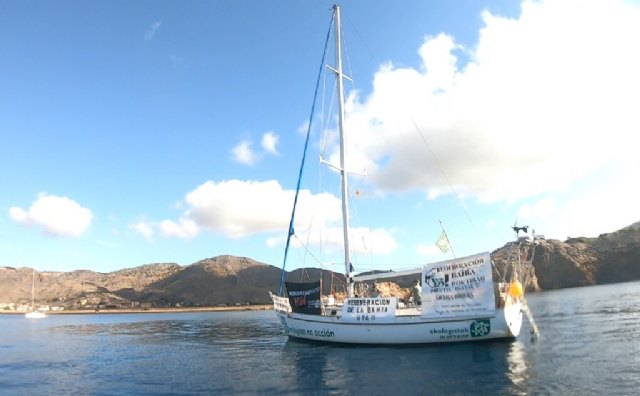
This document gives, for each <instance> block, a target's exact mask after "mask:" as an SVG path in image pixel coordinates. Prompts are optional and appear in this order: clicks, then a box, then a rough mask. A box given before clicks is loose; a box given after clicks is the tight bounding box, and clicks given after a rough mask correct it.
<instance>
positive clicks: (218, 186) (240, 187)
mask: <svg viewBox="0 0 640 396" xmlns="http://www.w3.org/2000/svg"><path fill="white" fill-rule="evenodd" d="M294 195H295V191H293V190H285V189H283V188H282V186H281V185H280V183H278V182H277V181H275V180H269V181H264V182H256V181H242V180H228V181H222V182H218V183H216V182H213V181H208V182H206V183H204V184H202V185H200V186H198V187H197V188H196V189H194V190H193V191H191V192H189V193H188V194H187V195H186V197H185V205H184V207H185V210H184V212H183V214H182V217H181V218H180V219H179V220H178V221H173V220H164V221H162V222H160V233H161V234H162V235H163V236H165V237H180V238H191V237H194V236H196V235H198V234H199V233H200V232H201V231H203V230H208V231H211V232H214V233H217V234H221V235H224V236H227V237H229V238H245V237H249V236H253V235H257V234H272V235H275V236H273V237H267V239H266V240H265V244H266V245H267V246H268V247H276V246H282V245H283V244H284V242H285V238H286V231H287V228H288V227H289V218H290V216H291V209H292V205H293V200H294ZM340 207H341V203H340V200H339V199H338V198H337V197H335V196H334V195H331V194H328V193H319V194H312V193H311V192H310V191H309V190H301V191H300V193H299V198H298V207H297V209H296V221H295V224H294V230H295V234H296V236H297V238H296V240H297V241H298V242H300V243H303V244H304V245H306V246H311V245H313V246H318V245H322V246H324V247H326V248H327V249H329V250H332V249H333V250H336V249H335V248H336V247H339V246H342V229H341V228H340V225H341V221H342V218H341V215H340V213H341V209H340ZM352 240H353V241H362V243H360V242H358V243H353V244H352V248H353V250H354V251H355V252H366V253H372V254H387V253H390V252H392V251H393V250H395V249H396V247H397V243H396V241H395V239H394V238H393V235H392V233H391V232H390V231H388V230H385V229H381V228H378V229H369V228H365V227H355V228H353V229H352ZM294 243H296V242H295V241H294Z"/></svg>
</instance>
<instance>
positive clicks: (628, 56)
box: [333, 0, 640, 229]
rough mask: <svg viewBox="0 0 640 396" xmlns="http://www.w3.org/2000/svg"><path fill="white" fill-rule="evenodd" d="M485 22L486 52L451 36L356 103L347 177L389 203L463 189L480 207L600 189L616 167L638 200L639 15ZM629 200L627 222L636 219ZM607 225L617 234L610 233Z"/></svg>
mask: <svg viewBox="0 0 640 396" xmlns="http://www.w3.org/2000/svg"><path fill="white" fill-rule="evenodd" d="M482 18H483V20H484V27H483V28H482V29H481V30H480V32H479V39H478V41H477V43H476V44H475V45H474V46H472V47H469V48H462V46H461V45H460V44H458V43H457V42H456V40H455V38H454V37H451V36H449V35H446V34H439V35H436V36H430V37H427V38H426V39H425V42H424V44H423V45H422V46H421V47H420V48H419V49H418V56H419V59H420V60H421V64H420V66H419V67H415V68H411V67H398V66H395V65H394V64H393V63H392V62H388V63H386V64H384V65H382V66H381V67H380V69H379V70H378V71H377V73H376V74H375V77H374V82H373V91H372V92H371V94H369V95H368V96H366V97H363V96H362V94H361V93H360V92H352V93H351V94H350V96H349V98H348V101H347V109H346V113H347V120H346V129H347V130H348V131H349V132H350V135H349V136H350V138H349V140H348V142H349V144H350V146H351V147H350V148H349V152H358V153H360V155H359V156H356V157H354V158H351V159H350V161H351V162H350V164H348V168H349V169H362V168H365V169H367V173H368V175H369V181H370V182H371V183H372V184H373V186H374V188H376V189H377V190H378V191H382V192H385V193H390V192H405V191H415V190H418V191H424V192H425V194H426V196H427V197H429V198H430V199H435V198H437V197H439V196H442V195H445V194H452V193H453V191H455V192H456V194H457V195H459V196H460V197H463V198H465V197H467V198H474V199H475V200H477V201H478V202H480V203H499V202H506V203H513V202H522V201H523V200H527V199H541V198H539V197H541V196H542V197H544V196H547V195H549V194H551V195H553V194H563V193H566V192H567V191H570V190H571V189H572V188H574V187H575V186H576V185H577V184H578V183H582V184H585V185H586V184H589V181H590V180H592V181H591V183H595V179H593V177H592V176H593V175H596V174H600V173H602V172H604V171H605V170H606V169H608V168H610V167H611V166H612V164H616V165H617V166H618V167H619V169H620V171H619V172H617V173H612V174H611V178H614V179H617V180H619V181H620V183H617V184H616V185H622V184H624V183H623V181H624V180H627V183H626V184H627V186H628V188H632V189H636V190H637V187H635V186H633V185H629V183H628V180H630V178H634V177H635V176H634V173H637V169H638V167H637V166H638V165H637V161H636V160H635V158H636V157H637V153H636V151H637V147H639V146H640V137H638V133H637V131H638V130H640V118H638V117H637V110H636V109H635V107H636V103H637V102H638V100H637V98H638V92H640V74H639V73H638V72H637V70H640V55H639V54H638V52H637V51H631V50H629V49H630V48H635V47H637V43H636V41H637V40H636V38H637V37H639V36H640V8H639V7H637V6H636V5H634V4H633V3H631V2H625V1H571V0H567V1H525V2H523V3H522V12H521V15H520V16H519V17H517V18H505V17H501V16H499V15H493V14H491V13H490V12H484V13H483V14H482ZM594 21H597V25H598V28H597V29H595V28H594ZM460 50H463V51H464V52H465V54H467V55H468V57H469V61H468V62H467V63H465V64H461V63H460V60H459V59H458V58H457V57H456V55H455V54H456V53H459V51H460ZM432 153H433V155H432ZM333 156H334V157H335V156H336V154H335V150H334V154H333ZM636 176H637V175H636ZM610 193H611V191H609V194H610ZM609 194H608V193H607V190H605V189H603V188H602V186H601V185H596V184H592V185H587V186H584V195H583V196H582V197H581V199H580V201H582V202H587V201H588V200H590V199H589V197H591V196H594V197H596V196H597V197H600V198H597V199H596V198H594V200H593V201H594V202H599V203H600V204H604V201H605V196H609ZM627 195H628V194H627ZM616 199H617V200H619V201H620V202H621V203H624V204H625V205H627V206H625V208H624V211H625V212H626V213H627V216H628V215H630V213H634V212H637V210H635V209H634V207H633V206H632V205H633V204H631V203H630V202H623V201H624V200H622V199H620V198H618V197H617V198H616ZM574 204H575V205H576V207H581V206H582V205H580V204H578V202H575V203H574ZM636 206H637V205H636ZM561 208H562V209H564V210H568V209H569V208H567V207H564V205H559V206H556V207H555V208H546V210H547V211H549V210H553V213H554V216H555V217H556V218H557V217H558V211H559V210H560V209H561ZM538 209H539V210H542V209H543V208H538ZM620 210H622V209H620ZM572 211H573V210H572ZM574 223H575V222H574ZM594 223H595V221H594ZM607 224H609V226H613V224H614V223H613V222H612V221H610V220H606V219H603V221H602V222H598V226H600V227H603V226H604V227H605V229H608V228H609V227H607V226H606V225H607Z"/></svg>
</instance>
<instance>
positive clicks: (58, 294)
mask: <svg viewBox="0 0 640 396" xmlns="http://www.w3.org/2000/svg"><path fill="white" fill-rule="evenodd" d="M529 245H530V248H529V250H527V253H526V254H527V255H528V256H529V257H530V258H531V257H532V258H533V260H532V264H533V266H532V267H531V268H530V270H529V272H528V273H524V274H520V275H521V276H525V277H526V278H528V279H529V280H530V282H528V284H529V289H530V290H552V289H559V288H565V287H576V286H588V285H595V284H603V283H615V282H625V281H631V280H638V279H640V222H638V223H635V224H632V225H631V226H629V227H625V228H624V229H621V230H619V231H617V232H614V233H610V234H603V235H600V236H599V237H597V238H572V239H568V240H567V241H564V242H561V241H558V240H538V241H535V243H534V242H530V243H529ZM510 248H512V245H511V244H507V245H505V246H504V247H502V248H499V249H497V250H496V251H494V252H493V253H492V258H493V260H494V262H495V264H496V269H497V270H498V271H500V272H502V273H503V274H504V271H505V269H506V262H507V257H508V255H509V249H510ZM33 273H34V272H33V270H32V269H29V268H11V267H0V309H2V308H3V307H4V309H9V307H13V308H15V307H18V306H20V305H23V306H24V305H26V304H28V303H29V302H30V299H31V283H32V276H33ZM319 273H320V270H318V269H306V270H296V271H293V272H291V273H288V274H287V276H286V278H287V280H294V281H300V280H305V279H317V277H318V276H319ZM280 275H281V273H280V269H279V268H277V267H274V266H272V265H267V264H264V263H260V262H257V261H254V260H252V259H250V258H246V257H235V256H218V257H214V258H209V259H205V260H201V261H199V262H197V263H194V264H191V265H189V266H185V267H182V266H180V265H178V264H175V263H160V264H147V265H143V266H140V267H136V268H130V269H123V270H119V271H114V272H111V273H107V274H104V273H97V272H93V271H84V270H83V271H73V272H38V273H36V279H35V289H36V303H37V304H41V305H49V306H62V307H65V308H66V309H70V308H84V309H101V308H130V307H145V306H149V307H169V306H171V307H174V306H223V305H243V304H269V303H270V299H269V293H268V292H269V291H274V292H275V291H277V287H278V284H279V281H280ZM322 275H323V288H324V290H323V293H324V294H327V293H329V291H330V289H331V286H332V285H333V284H343V283H344V277H343V276H342V275H339V274H334V273H332V272H330V271H323V272H322ZM411 281H413V279H409V278H407V279H405V280H402V281H401V282H399V285H400V286H401V287H409V286H410V282H411ZM405 283H406V284H405Z"/></svg>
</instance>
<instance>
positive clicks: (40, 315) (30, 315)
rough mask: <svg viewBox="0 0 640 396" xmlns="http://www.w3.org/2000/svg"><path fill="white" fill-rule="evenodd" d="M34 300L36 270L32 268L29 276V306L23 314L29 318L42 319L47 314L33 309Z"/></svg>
mask: <svg viewBox="0 0 640 396" xmlns="http://www.w3.org/2000/svg"><path fill="white" fill-rule="evenodd" d="M35 301H36V270H33V275H32V277H31V306H30V307H29V312H27V313H26V314H25V315H24V316H25V317H26V318H29V319H42V318H46V317H47V315H45V314H44V312H41V311H36V310H35V307H36V305H35Z"/></svg>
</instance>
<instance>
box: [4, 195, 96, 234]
mask: <svg viewBox="0 0 640 396" xmlns="http://www.w3.org/2000/svg"><path fill="white" fill-rule="evenodd" d="M9 216H10V217H11V219H12V220H13V221H14V222H16V223H18V224H22V225H24V226H34V227H37V228H41V229H42V230H43V231H44V233H45V234H46V235H51V236H59V237H79V236H81V235H82V234H83V233H84V232H85V231H86V230H87V229H88V228H89V226H90V225H91V220H92V218H93V214H92V213H91V211H90V210H89V209H87V208H84V207H82V206H80V204H78V203H77V202H75V201H74V200H72V199H70V198H67V197H59V196H55V195H48V194H44V193H42V194H40V195H38V198H37V199H36V201H35V202H33V204H31V207H30V208H29V209H28V210H25V209H22V208H20V207H17V206H14V207H11V208H10V209H9Z"/></svg>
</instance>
